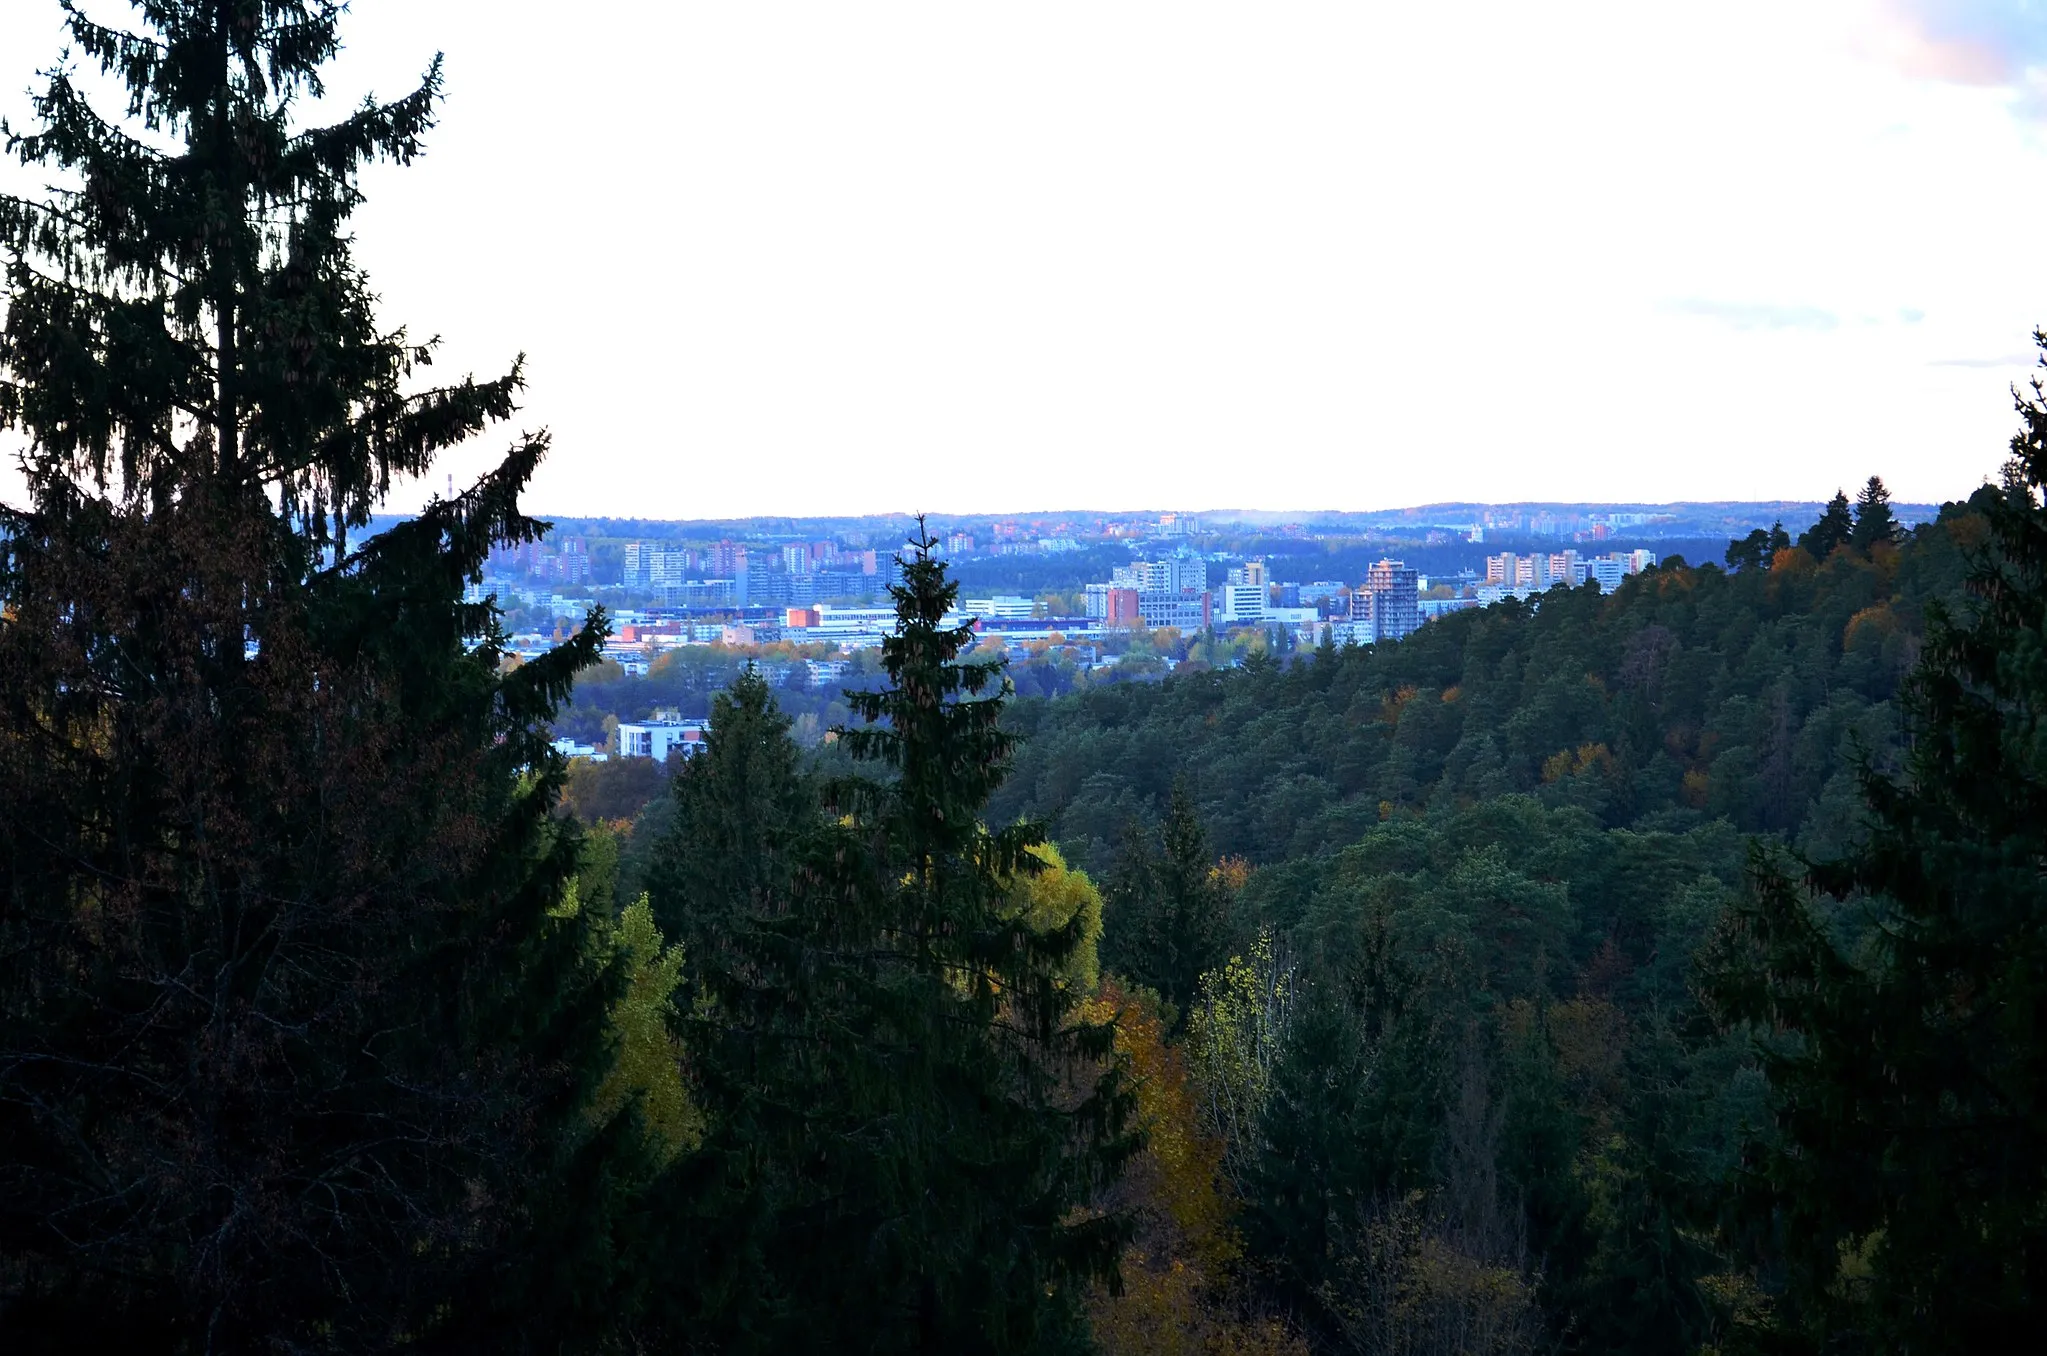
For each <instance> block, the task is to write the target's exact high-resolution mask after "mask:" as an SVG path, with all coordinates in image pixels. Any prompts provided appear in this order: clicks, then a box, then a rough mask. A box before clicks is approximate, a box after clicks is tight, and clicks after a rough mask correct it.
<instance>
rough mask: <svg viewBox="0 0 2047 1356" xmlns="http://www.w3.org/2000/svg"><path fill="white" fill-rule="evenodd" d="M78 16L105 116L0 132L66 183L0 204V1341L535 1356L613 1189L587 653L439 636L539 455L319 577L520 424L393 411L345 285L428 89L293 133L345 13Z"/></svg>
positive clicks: (406, 373) (503, 392) (592, 641)
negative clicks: (512, 658) (367, 221)
mask: <svg viewBox="0 0 2047 1356" xmlns="http://www.w3.org/2000/svg"><path fill="white" fill-rule="evenodd" d="M64 8H65V12H66V15H67V18H68V21H69V25H70V32H71V37H72V41H73V42H74V44H75V45H76V50H77V51H78V52H79V53H81V54H82V55H83V56H84V57H85V58H86V59H88V60H89V61H92V62H94V63H96V64H97V65H98V66H99V67H100V68H101V69H102V70H103V71H104V72H105V73H107V74H108V75H110V76H111V77H113V78H114V79H115V80H117V81H119V82H120V83H121V84H122V85H123V86H124V87H125V88H126V90H127V93H128V102H127V107H126V109H125V110H124V111H122V110H116V112H115V113H114V114H113V115H107V114H104V113H102V112H101V111H99V110H96V109H94V108H93V107H92V106H91V105H90V104H89V103H88V102H87V100H86V98H85V95H84V93H83V91H82V90H81V88H80V86H79V85H78V83H76V81H75V80H74V78H73V74H72V72H71V70H70V68H68V67H63V66H60V67H58V68H56V69H54V70H52V71H51V72H49V73H48V76H47V79H46V82H45V83H44V85H43V87H42V89H41V90H40V92H39V93H38V94H37V95H36V97H35V104H34V107H35V112H36V115H37V118H38V125H37V126H36V127H35V128H34V129H32V130H28V131H21V130H17V129H12V128H10V129H7V131H6V142H7V146H8V148H9V150H10V151H11V152H12V153H14V154H15V155H16V156H18V157H19V158H20V159H21V160H22V161H23V162H24V163H25V164H27V165H29V166H32V167H36V168H39V169H41V170H44V171H46V172H48V173H50V174H51V175H52V176H53V177H54V178H55V179H56V180H57V181H58V187H56V188H54V189H52V190H51V192H50V194H49V196H48V197H46V198H44V199H41V200H36V201H28V200H23V199H15V198H10V199H5V200H0V249H4V253H5V259H6V272H5V292H4V301H5V306H6V314H5V326H4V330H0V423H4V424H5V425H6V426H7V427H9V428H11V429H13V430H15V431H16V432H18V433H20V434H21V435H23V436H24V438H25V441H26V451H25V453H24V456H23V464H24V469H25V470H26V472H27V477H28V484H29V499H28V502H27V503H26V504H24V505H21V506H15V507H7V508H5V509H4V510H0V609H4V612H0V616H4V620H0V1346H5V1347H7V1349H9V1350H13V1351H26V1350H39V1349H57V1348H59V1347H61V1348H63V1349H67V1350H74V1349H80V1348H96V1347H105V1348H107V1349H115V1350H149V1351H199V1350H207V1351H237V1350H258V1349H260V1350H291V1351H317V1350H351V1351H353V1350H365V1349H371V1348H379V1347H385V1346H390V1345H396V1344H401V1343H402V1344H406V1345H410V1346H413V1347H416V1348H447V1347H460V1346H465V1345H466V1346H475V1347H478V1348H481V1349H490V1350H517V1349H520V1348H522V1347H533V1348H539V1347H548V1348H549V1349H552V1348H553V1347H554V1346H555V1345H556V1344H557V1343H558V1342H560V1341H561V1340H563V1339H564V1338H566V1337H567V1336H569V1335H571V1334H577V1335H581V1334H583V1333H586V1332H587V1331H588V1330H589V1329H590V1328H591V1327H592V1326H593V1314H592V1312H591V1311H592V1310H593V1309H594V1308H596V1307H597V1306H596V1304H595V1303H594V1302H593V1299H592V1287H591V1284H589V1283H588V1282H587V1275H588V1273H587V1271H586V1272H582V1273H577V1272H576V1271H575V1270H574V1269H575V1268H577V1267H582V1266H584V1264H585V1263H587V1261H588V1259H589V1258H590V1257H591V1256H592V1255H601V1254H603V1253H604V1251H605V1250H606V1248H607V1247H608V1246H609V1245H608V1243H607V1241H606V1230H607V1228H608V1219H609V1216H608V1215H607V1214H606V1212H605V1210H604V1209H603V1208H601V1207H602V1204H603V1202H604V1200H605V1199H606V1198H607V1193H609V1192H610V1191H611V1190H612V1189H613V1185H614V1184H615V1183H616V1182H618V1181H621V1180H623V1175H624V1174H629V1173H631V1172H635V1171H638V1169H637V1168H636V1167H634V1166H633V1164H634V1163H635V1162H637V1160H638V1158H639V1157H640V1155H641V1149H640V1145H639V1139H640V1136H639V1134H638V1132H637V1130H636V1129H635V1127H636V1125H637V1122H636V1120H635V1118H634V1117H633V1116H632V1115H630V1114H626V1113H625V1112H623V1111H622V1112H621V1113H620V1114H619V1115H618V1116H615V1117H612V1118H610V1119H609V1120H607V1121H605V1122H604V1123H603V1124H600V1125H598V1126H597V1127H595V1128H594V1129H593V1128H592V1127H591V1125H590V1121H589V1118H588V1117H587V1115H586V1114H585V1111H584V1108H585V1107H586V1105H587V1104H588V1102H589V1097H590V1094H591V1092H592V1091H593V1090H594V1088H595V1086H596V1084H597V1082H598V1081H599V1080H600V1079H601V1078H602V1077H603V1076H604V1075H605V1073H606V1072H607V1070H608V1068H609V1063H610V1046H609V1037H608V1036H607V1034H606V1029H605V1018H606V1013H607V1011H608V1008H609V1006H610V1004H611V1001H612V997H613V994H612V991H613V989H614V988H615V987H616V985H615V979H614V976H613V971H614V969H615V968H616V967H615V966H613V965H612V964H611V963H609V962H608V961H603V960H602V959H601V958H600V959H599V960H595V961H593V960H592V957H593V955H596V954H597V953H596V952H595V951H594V950H593V948H592V947H591V946H590V945H589V944H588V943H589V939H588V938H587V936H586V935H585V928H584V922H583V920H582V919H581V918H580V917H579V915H577V914H576V913H575V912H574V911H570V912H568V913H566V914H563V913H561V912H560V911H559V910H558V909H557V906H558V904H559V903H560V901H561V899H562V897H563V894H564V891H565V889H566V886H567V884H568V881H569V878H570V875H571V872H572V870H573V867H574V863H575V860H576V855H577V843H576V839H575V835H574V833H573V831H572V829H571V828H570V827H569V826H566V825H563V824H561V823H560V822H558V821H557V820H556V818H555V817H554V815H553V813H552V810H553V804H554V801H555V799H556V795H557V792H558V790H559V787H560V783H561V778H562V771H563V770H562V766H561V762H560V760H559V759H558V758H557V757H556V756H555V755H554V754H553V753H552V752H551V751H550V749H549V747H548V732H547V728H546V722H547V720H548V719H549V717H550V716H551V714H552V712H553V711H554V709H555V708H556V706H557V704H558V703H559V702H561V701H562V700H563V698H564V697H565V695H566V694H567V692H568V688H569V683H570V680H571V677H572V675H573V674H574V673H575V671H576V670H577V669H578V668H580V667H582V666H583V665H585V664H587V663H589V662H590V661H591V660H593V659H594V658H595V656H596V654H597V651H598V648H599V645H600V642H601V639H602V619H601V617H594V616H593V618H592V619H591V621H590V623H589V624H588V625H586V626H585V627H584V628H583V630H582V631H581V632H580V633H579V634H578V635H577V636H576V637H575V638H574V639H573V640H572V641H570V642H569V643H568V644H567V645H565V646H563V647H562V648H560V649H558V650H556V651H555V652H553V653H552V654H549V655H547V656H545V657H543V658H541V659H539V660H536V661H534V662H532V663H529V664H526V665H524V666H522V667H517V668H508V666H507V650H506V644H505V637H504V635H503V633H502V631H501V629H500V627H499V625H498V621H497V616H496V612H495V609H494V607H493V606H491V605H489V604H467V603H464V602H463V601H462V595H463V589H464V587H465V585H466V584H468V583H469V582H470V581H471V580H472V579H474V578H476V577H477V576H478V572H479V571H480V569H481V566H482V563H483V560H484V558H485V555H486V554H487V553H488V551H489V550H490V549H491V547H492V546H493V545H494V544H497V543H502V542H508V541H521V540H528V539H531V538H532V537H534V536H536V535H537V534H538V533H539V532H540V531H542V530H543V528H544V524H541V523H537V522H535V521H534V520H532V519H529V518H526V517H523V516H522V515H521V514H520V513H519V511H518V508H517V495H518V492H519V490H520V488H521V487H522V486H523V485H524V484H525V482H526V480H527V478H528V477H529V476H530V475H531V473H532V471H533V469H534V467H535V465H536V464H537V463H538V462H539V460H540V458H541V456H542V455H543V453H544V451H545V449H546V440H545V438H544V436H533V437H526V438H523V439H521V440H519V441H518V442H517V443H515V445H514V446H513V447H512V449H511V450H510V452H509V453H508V454H507V455H506V457H505V458H504V460H503V461H502V462H501V464H500V465H499V466H498V467H497V469H496V470H494V471H493V472H491V473H490V474H489V475H487V476H485V477H484V478H483V479H482V480H481V481H480V482H479V483H478V484H476V485H475V486H474V487H473V488H472V489H470V490H469V491H468V492H467V493H464V494H462V495H459V496H456V497H454V498H452V499H449V500H445V501H436V502H435V503H433V504H432V505H431V506H430V507H429V508H428V509H427V510H426V511H424V512H423V513H421V514H420V515H418V516H417V517H416V518H414V519H412V520H410V521H408V522H404V523H401V524H399V525H398V526H396V527H393V528H392V529H391V530H389V531H386V532H384V533H383V534H382V535H379V536H376V537H374V538H372V539H370V540H367V541H362V542H358V543H357V544H354V545H353V546H351V543H350V541H349V532H350V529H352V528H361V527H364V526H365V525H367V524H368V522H369V515H370V513H371V510H372V509H373V508H374V507H375V506H376V505H377V503H378V502H379V500H380V499H381V497H382V496H383V495H384V493H385V492H386V491H387V490H388V489H389V488H390V487H391V486H392V485H393V484H394V483H395V482H397V481H398V480H399V479H401V478H403V477H407V476H411V475H415V474H418V473H421V472H424V471H425V470H426V469H427V468H428V467H429V466H430V465H431V464H432V462H433V460H434V458H435V456H436V455H437V454H438V453H440V452H441V451H443V450H445V449H447V448H449V447H452V446H454V445H456V444H458V443H460V442H462V441H464V440H465V439H467V438H468V437H470V436H471V435H472V434H474V433H476V432H478V431H480V430H482V429H483V428H485V427H486V426H488V425H490V424H491V423H493V422H495V421H498V420H501V419H503V418H505V417H506V416H508V415H509V414H510V413H511V412H512V409H513V405H512V401H513V396H514V394H515V392H516V390H517V388H518V386H519V377H518V371H517V369H516V367H515V368H514V369H513V370H512V371H511V372H509V373H507V374H506V375H504V376H501V377H499V378H496V379H494V380H490V381H484V382H476V381H466V380H465V381H462V382H458V383H455V384H452V385H448V386H443V387H437V388H424V389H421V388H415V387H414V386H413V385H412V383H411V378H412V377H413V376H414V374H415V373H416V371H417V370H418V369H419V368H421V367H423V366H424V365H425V364H426V363H427V362H428V361H429V359H430V357H431V353H432V348H431V345H422V344H418V343H415V342H413V341H411V340H409V339H408V338H407V336H406V335H405V333H404V332H403V331H402V330H396V331H391V330H384V329H381V328H379V326H378V324H377V321H376V319H375V316H374V314H373V309H374V308H373V305H372V300H373V299H372V297H371V294H370V293H369V291H368V290H367V286H366V283H365V280H364V279H363V277H362V275H361V273H360V272H359V271H358V270H357V269H356V267H355V266H354V264H353V262H352V260H351V258H350V252H349V242H348V237H347V234H346V230H347V223H348V219H349V216H350V213H351V212H352V210H353V209H354V208H355V207H356V206H357V205H358V203H359V201H360V195H359V193H358V190H357V187H356V184H357V175H358V173H359V171H360V169H361V167H362V166H363V165H364V164H366V163H368V162H370V161H373V160H378V159H385V160H392V161H396V162H400V163H404V162H408V161H410V160H411V159H412V158H413V157H414V156H415V155H417V154H418V153H419V151H420V149H421V144H422V138H423V137H424V135H425V133H426V132H427V130H428V128H429V127H430V126H431V121H432V116H433V110H434V107H435V105H436V103H437V101H438V97H439V85H440V77H439V69H438V65H435V66H434V67H433V68H430V69H429V71H428V73H427V75H426V78H425V79H424V80H423V81H422V83H421V84H420V86H419V87H418V88H417V89H416V90H414V91H413V92H412V93H410V94H408V95H406V96H405V97H403V98H401V99H398V100H396V101H394V102H391V103H383V104H378V103H371V104H366V105H364V106H363V107H362V108H360V109H359V110H357V111H356V112H354V113H353V114H351V115H350V116H348V117H346V118H344V119H343V120H342V121H340V122H338V123H335V124H333V125H330V126H325V127H312V128H305V127H299V126H297V125H296V124H295V123H294V121H293V119H292V112H293V109H294V106H295V105H296V104H297V103H298V102H299V101H300V100H302V99H303V98H304V97H306V96H308V95H312V94H317V93H318V92H319V91H320V89H321V84H320V69H321V67H322V66H323V64H325V63H326V62H327V61H329V60H330V59H331V58H332V57H333V56H334V55H335V54H336V52H337V51H338V47H339V38H338V29H337V23H338V20H339V17H340V13H341V6H339V5H338V4H327V3H317V2H315V0H146V3H139V4H138V5H137V8H138V10H139V11H140V18H141V21H142V22H141V28H140V31H138V32H133V33H130V32H124V31H120V30H117V29H113V28H108V27H103V26H101V25H100V24H98V23H97V22H95V21H94V20H92V19H90V18H88V17H87V16H86V15H85V14H84V13H83V12H82V11H81V10H80V9H79V8H77V7H76V6H74V5H71V4H68V3H67V4H66V5H65V7H64ZM123 112H124V113H125V116H123Z"/></svg>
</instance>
